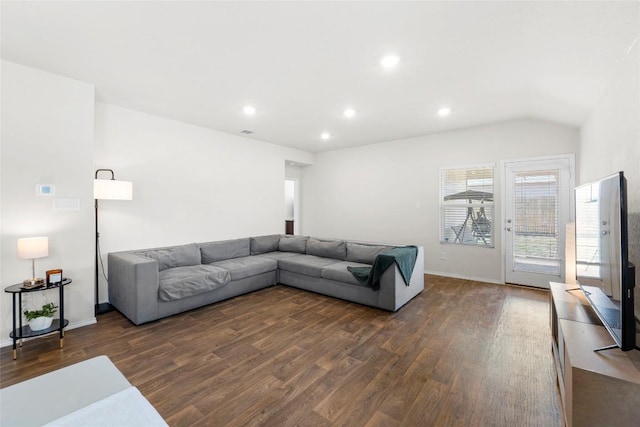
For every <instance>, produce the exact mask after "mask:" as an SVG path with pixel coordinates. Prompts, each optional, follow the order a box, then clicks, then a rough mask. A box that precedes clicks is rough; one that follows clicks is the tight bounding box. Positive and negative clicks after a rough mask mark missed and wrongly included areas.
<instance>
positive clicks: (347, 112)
mask: <svg viewBox="0 0 640 427" xmlns="http://www.w3.org/2000/svg"><path fill="white" fill-rule="evenodd" d="M343 114H344V116H345V117H348V118H351V117H353V116H355V115H356V110H354V109H353V108H347V109H346V110H344V113H343Z"/></svg>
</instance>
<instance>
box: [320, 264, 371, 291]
mask: <svg viewBox="0 0 640 427" xmlns="http://www.w3.org/2000/svg"><path fill="white" fill-rule="evenodd" d="M347 267H371V266H370V265H369V264H363V263H361V262H353V261H342V262H336V263H334V264H330V265H327V266H325V267H322V271H321V276H322V278H323V279H329V280H336V281H338V282H345V283H349V284H350V285H359V286H363V285H362V283H360V282H359V281H358V279H356V278H355V277H354V275H353V274H352V273H351V272H350V271H349V270H347Z"/></svg>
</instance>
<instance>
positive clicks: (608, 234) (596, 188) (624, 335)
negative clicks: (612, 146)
mask: <svg viewBox="0 0 640 427" xmlns="http://www.w3.org/2000/svg"><path fill="white" fill-rule="evenodd" d="M575 202H576V279H577V281H578V284H579V286H580V288H581V289H582V290H583V292H584V294H585V295H586V297H587V299H588V300H589V303H590V304H591V307H593V310H594V311H595V312H596V314H597V315H598V317H599V318H600V320H601V321H602V324H603V325H604V326H605V328H607V331H609V333H610V334H611V337H612V338H613V340H614V341H615V345H611V346H607V347H604V348H602V349H596V350H604V349H607V348H615V347H620V349H622V350H623V351H628V350H632V349H635V348H637V347H636V318H635V314H634V306H633V288H634V286H635V268H634V266H633V264H631V263H630V262H629V234H628V224H627V181H626V179H625V177H624V173H623V172H618V173H616V174H613V175H610V176H607V177H605V178H602V179H599V180H597V181H594V182H590V183H588V184H584V185H581V186H579V187H577V188H576V191H575Z"/></svg>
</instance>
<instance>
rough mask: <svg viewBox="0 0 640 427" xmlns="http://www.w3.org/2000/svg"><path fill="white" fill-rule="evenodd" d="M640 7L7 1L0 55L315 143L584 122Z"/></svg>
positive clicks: (100, 92) (107, 93)
mask: <svg viewBox="0 0 640 427" xmlns="http://www.w3.org/2000/svg"><path fill="white" fill-rule="evenodd" d="M639 6H640V3H638V2H635V1H634V2H609V1H602V2H573V1H567V2H554V1H551V2H538V1H531V2H526V1H510V2H484V1H469V2H455V1H450V2H436V1H433V2H430V1H425V2H397V1H387V2H385V1H379V2H346V1H342V2H339V1H335V2H330V1H326V2H324V1H320V2H307V1H303V2H302V1H301V2H271V1H260V2H213V1H211V2H187V1H174V2H154V1H150V2H132V1H128V2H115V1H114V2H93V1H70V2H48V1H43V2H37V1H31V2H7V1H3V2H2V6H1V7H2V9H1V12H2V16H1V19H2V29H1V31H2V33H1V35H2V58H3V59H6V60H9V61H13V62H17V63H20V64H24V65H28V66H32V67H35V68H39V69H42V70H45V71H50V72H53V73H57V74H61V75H64V76H68V77H72V78H75V79H79V80H83V81H86V82H90V83H93V84H95V87H96V96H97V100H98V101H100V102H106V103H112V104H116V105H120V106H123V107H127V108H132V109H136V110H141V111H145V112H149V113H153V114H158V115H162V116H166V117H170V118H174V119H177V120H181V121H185V122H189V123H193V124H196V125H201V126H205V127H209V128H213V129H217V130H220V131H223V132H228V133H232V134H236V135H244V134H243V133H241V132H242V131H243V130H245V131H251V132H253V133H251V134H249V135H248V137H249V138H254V139H258V140H263V141H268V142H272V143H275V144H280V145H286V146H291V147H296V148H300V149H303V150H308V151H312V152H318V151H325V150H333V149H338V148H344V147H350V146H359V145H365V144H370V143H375V142H380V141H393V140H397V139H402V138H407V137H412V136H418V135H424V134H429V133H434V132H441V131H445V130H450V129H458V128H464V127H469V126H474V125H479V124H485V123H491V122H497V121H503V120H509V119H513V118H522V117H533V118H539V119H544V120H549V121H554V122H559V123H563V124H567V125H570V126H575V127H579V126H580V125H581V124H582V123H583V122H584V120H585V119H586V118H587V117H588V115H589V112H590V111H591V109H592V108H593V106H594V105H595V104H596V103H597V101H598V98H599V96H600V95H601V94H602V92H603V90H604V89H605V87H606V85H607V84H608V83H609V82H610V81H611V80H612V78H613V76H614V74H615V72H616V69H617V64H618V63H619V61H621V60H622V59H623V58H624V56H625V55H626V54H627V52H628V51H629V50H630V49H631V48H632V46H633V45H634V43H640V41H639V40H638V36H639V33H640V7H639ZM387 54H394V55H396V56H397V57H398V59H399V61H398V64H397V65H396V66H395V67H393V68H390V69H387V68H384V67H383V66H381V64H380V60H381V58H382V57H383V56H385V55H387ZM248 105H251V106H253V107H254V108H255V113H254V114H252V115H247V114H245V113H244V112H243V108H244V107H245V106H248ZM442 107H448V108H450V110H451V112H450V114H449V115H447V116H445V117H440V116H439V115H438V114H437V112H438V110H439V109H441V108H442ZM347 108H352V109H353V110H354V111H355V115H354V116H353V117H351V118H348V117H345V116H344V114H343V113H344V110H345V109H347ZM323 132H325V133H328V134H329V138H328V139H326V140H323V139H322V138H321V134H322V133H323ZM325 136H326V135H325Z"/></svg>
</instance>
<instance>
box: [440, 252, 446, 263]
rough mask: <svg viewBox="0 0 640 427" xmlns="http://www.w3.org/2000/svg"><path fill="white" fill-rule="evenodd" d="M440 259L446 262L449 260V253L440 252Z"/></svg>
mask: <svg viewBox="0 0 640 427" xmlns="http://www.w3.org/2000/svg"><path fill="white" fill-rule="evenodd" d="M440 259H441V260H442V261H445V260H446V259H447V253H446V252H440Z"/></svg>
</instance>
